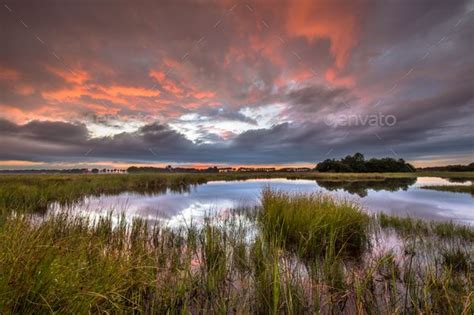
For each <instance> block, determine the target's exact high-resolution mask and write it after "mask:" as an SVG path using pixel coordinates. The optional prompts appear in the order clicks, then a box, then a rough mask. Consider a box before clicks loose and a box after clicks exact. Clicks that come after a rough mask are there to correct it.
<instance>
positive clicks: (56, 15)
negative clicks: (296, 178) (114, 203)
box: [0, 0, 474, 169]
mask: <svg viewBox="0 0 474 315" xmlns="http://www.w3.org/2000/svg"><path fill="white" fill-rule="evenodd" d="M0 43H1V49H0V147H1V150H0V168H3V169H8V168H14V169H19V168H69V167H94V166H99V167H127V166H129V165H157V166H160V165H167V164H172V165H183V166H207V165H222V166H223V165H251V166H257V165H265V166H267V165H294V166H307V165H315V163H316V162H318V161H322V160H324V159H327V158H340V157H343V156H345V155H347V154H353V153H355V152H362V153H363V154H365V156H366V157H385V156H388V157H393V158H404V159H405V160H408V161H410V162H412V163H414V164H415V165H417V166H433V165H446V164H458V163H470V162H473V160H474V159H473V156H474V155H473V153H474V137H473V135H474V83H473V82H474V57H473V56H474V53H473V51H474V2H473V1H458V0H451V1H442V0H430V1H428V0H414V1H411V0H410V1H408V0H397V1H374V0H371V1H365V0H362V1H361V0H350V1H349V0H333V1H320V0H292V1H289V0H288V1H286V0H281V1H276V0H275V1H273V0H269V1H203V0H193V1H185V0H178V1H171V0H170V1H166V0H165V1H145V0H138V1H111V0H103V1H92V0H82V1H80V0H75V1H72V0H71V1H52V0H44V1H32V0H29V1H24V0H15V1H11V0H7V1H2V2H1V5H0Z"/></svg>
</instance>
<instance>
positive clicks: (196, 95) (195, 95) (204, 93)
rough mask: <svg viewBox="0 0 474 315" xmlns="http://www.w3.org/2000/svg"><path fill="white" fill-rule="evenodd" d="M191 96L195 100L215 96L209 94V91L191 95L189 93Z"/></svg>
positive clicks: (212, 93)
mask: <svg viewBox="0 0 474 315" xmlns="http://www.w3.org/2000/svg"><path fill="white" fill-rule="evenodd" d="M191 95H192V96H193V97H194V98H197V99H200V100H201V99H203V98H212V97H214V96H216V93H214V92H210V91H200V92H193V93H191Z"/></svg>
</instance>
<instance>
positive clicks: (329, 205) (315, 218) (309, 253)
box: [259, 189, 370, 258]
mask: <svg viewBox="0 0 474 315" xmlns="http://www.w3.org/2000/svg"><path fill="white" fill-rule="evenodd" d="M259 222H260V223H261V225H262V228H263V231H264V233H265V234H266V236H267V237H269V238H271V239H273V240H276V241H277V242H279V243H281V244H282V245H283V246H284V247H286V248H289V249H291V250H292V251H294V252H296V253H298V254H300V255H301V256H303V257H309V258H311V257H317V256H319V257H321V256H324V255H326V254H328V253H330V254H333V255H340V254H349V255H354V254H359V253H361V252H362V251H363V250H364V249H365V248H366V245H367V243H368V236H367V233H368V231H367V229H368V225H369V222H370V219H369V216H368V215H367V214H366V213H364V212H363V211H362V209H361V208H360V207H359V206H358V205H356V204H353V203H350V202H347V201H344V200H336V199H334V198H332V197H331V196H328V195H323V194H309V195H303V194H289V193H285V192H281V191H274V190H270V189H265V190H264V191H263V192H262V211H261V213H260V215H259Z"/></svg>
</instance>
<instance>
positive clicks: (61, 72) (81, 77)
mask: <svg viewBox="0 0 474 315" xmlns="http://www.w3.org/2000/svg"><path fill="white" fill-rule="evenodd" d="M46 69H47V70H48V71H49V72H51V73H53V74H54V75H56V76H58V77H60V78H63V79H64V80H65V81H66V82H69V83H73V84H83V83H84V82H86V81H87V80H89V79H90V75H89V74H88V73H87V72H85V71H83V70H71V71H68V70H66V69H59V68H55V67H51V66H46Z"/></svg>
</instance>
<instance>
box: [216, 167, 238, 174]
mask: <svg viewBox="0 0 474 315" xmlns="http://www.w3.org/2000/svg"><path fill="white" fill-rule="evenodd" d="M233 171H235V168H233V167H221V168H219V173H229V172H233Z"/></svg>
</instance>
